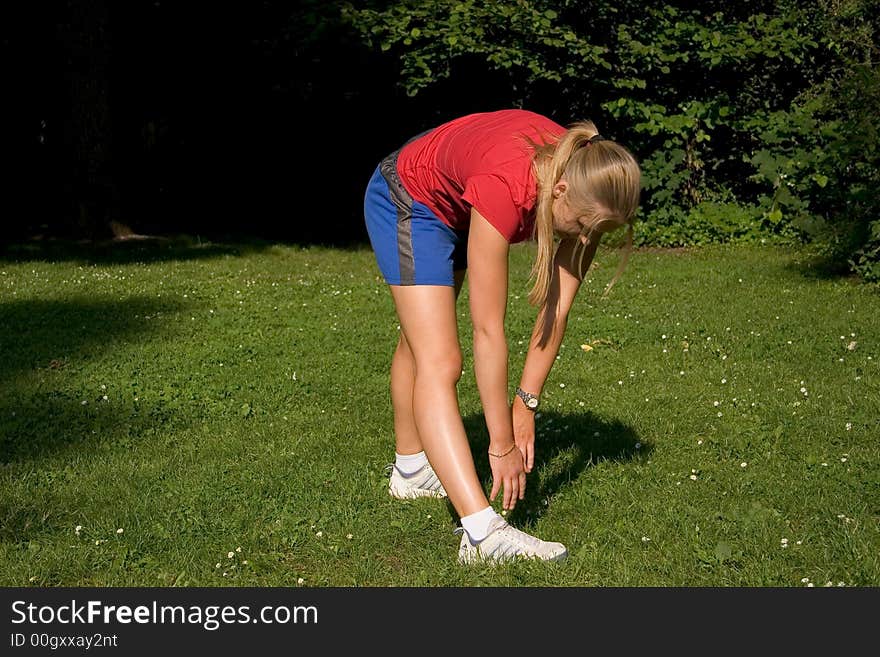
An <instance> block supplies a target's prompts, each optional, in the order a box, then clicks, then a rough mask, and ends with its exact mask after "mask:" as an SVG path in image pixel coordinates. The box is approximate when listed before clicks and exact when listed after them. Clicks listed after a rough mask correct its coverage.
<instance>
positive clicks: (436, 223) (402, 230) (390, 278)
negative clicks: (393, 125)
mask: <svg viewBox="0 0 880 657" xmlns="http://www.w3.org/2000/svg"><path fill="white" fill-rule="evenodd" d="M399 152H400V151H395V152H394V153H392V154H391V155H389V156H388V157H386V158H385V159H384V160H382V162H381V163H380V164H379V166H378V167H376V171H375V173H373V177H372V178H370V183H369V185H367V193H366V195H365V197H364V219H365V221H366V224H367V233H369V235H370V243H371V244H372V245H373V251H374V252H375V254H376V262H377V263H378V264H379V270H380V271H381V272H382V275H383V276H384V277H385V282H386V283H388V284H389V285H450V286H454V285H455V281H454V278H453V272H454V271H460V270H463V269H467V231H458V230H453V229H452V228H450V227H449V226H447V225H446V224H445V223H443V222H442V221H441V220H440V219H439V218H438V217H437V215H435V214H434V213H433V212H431V210H430V209H429V208H428V207H427V206H426V205H424V204H422V203H419V202H418V201H415V200H413V198H412V197H411V196H410V195H409V193H408V192H407V191H406V189H405V188H404V187H403V184H402V183H401V182H400V178H399V177H398V175H397V155H398V153H399Z"/></svg>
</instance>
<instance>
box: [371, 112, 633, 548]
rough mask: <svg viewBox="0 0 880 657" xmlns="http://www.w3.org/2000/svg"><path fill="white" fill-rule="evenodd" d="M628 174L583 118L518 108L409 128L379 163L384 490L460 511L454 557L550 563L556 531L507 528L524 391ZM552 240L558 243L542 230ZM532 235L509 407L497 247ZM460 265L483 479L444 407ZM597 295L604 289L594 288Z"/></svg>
mask: <svg viewBox="0 0 880 657" xmlns="http://www.w3.org/2000/svg"><path fill="white" fill-rule="evenodd" d="M639 188H640V171H639V166H638V163H637V162H636V160H635V158H634V157H633V156H632V155H631V154H630V152H629V151H628V150H626V149H625V148H624V147H622V146H620V145H619V144H616V143H614V142H613V141H610V140H607V139H605V138H603V137H601V136H600V135H599V134H598V132H597V130H596V127H595V126H594V125H593V123H591V122H589V121H586V122H581V123H576V124H574V125H573V126H571V127H570V128H569V129H568V130H566V129H565V128H563V127H561V126H560V125H558V124H556V123H554V122H553V121H551V120H550V119H548V118H546V117H543V116H541V115H538V114H535V113H532V112H528V111H524V110H502V111H498V112H488V113H481V114H471V115H468V116H464V117H461V118H458V119H455V120H453V121H450V122H448V123H445V124H443V125H441V126H439V127H437V128H435V129H434V130H432V131H430V132H428V133H426V134H423V135H420V136H419V137H416V138H414V139H413V140H411V141H410V142H408V143H407V144H406V145H404V146H403V148H401V149H400V150H398V151H396V152H394V153H392V154H391V155H389V156H388V157H387V158H385V160H383V161H382V162H381V163H380V165H379V167H378V168H377V169H376V172H375V173H374V174H373V177H372V179H371V180H370V183H369V186H368V188H367V192H366V197H365V202H364V214H365V218H366V224H367V230H368V233H369V235H370V241H371V243H372V246H373V249H374V251H375V253H376V259H377V262H378V264H379V268H380V270H381V271H382V274H383V276H384V277H385V281H386V282H387V283H388V284H389V286H390V289H391V296H392V298H393V300H394V305H395V308H396V310H397V315H398V317H399V319H400V329H401V330H400V339H399V342H398V344H397V349H396V350H395V353H394V356H393V359H392V362H391V399H392V405H393V408H394V431H395V440H396V453H397V457H396V461H395V464H394V466H393V468H392V472H391V481H390V484H389V492H390V494H391V495H392V496H394V497H398V498H403V499H410V498H414V497H446V496H447V495H448V497H449V500H450V501H451V503H452V505H453V506H454V507H455V510H456V511H457V513H458V514H459V516H460V517H461V523H462V527H461V528H460V529H458V530H456V532H461V534H462V537H461V544H460V548H459V561H460V562H462V563H471V562H476V561H488V562H497V561H503V560H507V559H512V558H517V557H529V558H538V559H544V560H557V559H561V558H564V557H565V556H566V549H565V546H563V545H562V544H561V543H554V542H547V541H542V540H539V539H537V538H535V537H533V536H530V535H529V534H526V533H525V532H522V531H520V530H517V529H515V528H513V527H512V526H510V525H508V524H507V523H506V522H505V521H504V519H503V518H502V517H501V516H500V515H499V514H498V513H496V512H495V511H494V509H493V508H492V506H491V505H490V504H489V500H494V499H495V497H496V496H497V494H498V493H499V491H503V508H504V509H506V510H511V509H513V508H514V507H515V506H516V502H517V500H521V499H523V496H524V495H525V490H526V473H528V472H530V471H531V470H532V466H533V464H534V456H535V419H534V413H535V410H536V409H537V408H538V400H539V397H540V394H541V390H542V388H543V386H544V382H545V381H546V379H547V375H548V374H549V372H550V368H551V367H552V365H553V362H554V360H555V359H556V354H557V352H558V350H559V345H560V343H561V342H562V337H563V335H564V333H565V327H566V319H567V317H568V312H569V309H570V308H571V305H572V302H573V300H574V297H575V294H576V293H577V290H578V288H579V287H580V283H581V280H582V279H583V276H584V273H585V272H586V271H587V270H588V268H589V265H590V263H591V262H592V259H593V256H594V255H595V252H596V248H597V247H598V245H599V241H600V239H601V235H602V234H603V233H605V232H608V231H610V230H613V229H615V228H618V227H621V226H624V225H627V226H628V227H629V230H628V234H627V238H628V241H627V247H628V249H627V251H626V254H625V257H624V259H623V261H622V263H621V266H620V268H619V269H618V271H617V273H616V275H615V277H614V278H613V280H612V281H611V284H610V285H609V288H608V289H610V287H611V285H613V284H614V282H615V281H616V280H617V278H618V277H619V276H620V273H621V272H622V269H623V267H624V266H625V264H626V256H628V255H629V251H630V250H631V249H632V222H633V218H634V216H635V212H636V209H637V207H638V203H639ZM555 236H558V237H559V238H560V241H559V245H558V247H556V245H555V239H554V237H555ZM529 238H533V239H535V240H536V241H537V257H536V259H535V262H534V266H533V268H532V278H533V280H534V286H533V289H532V290H531V293H530V295H529V301H530V302H531V303H532V304H533V305H535V306H537V307H538V308H539V312H538V317H537V321H536V323H535V329H534V331H533V333H532V338H531V341H530V344H529V350H528V354H527V356H526V362H525V367H524V369H523V373H522V376H521V377H520V383H519V387H518V388H517V394H516V396H514V397H513V403H512V406H511V404H510V403H509V401H508V376H507V358H508V349H507V342H506V339H505V334H504V316H505V311H506V306H507V296H508V294H507V281H508V250H509V246H510V244H512V243H516V242H521V241H523V240H526V239H529ZM466 269H468V270H469V271H470V283H469V285H470V311H471V318H472V320H473V336H474V337H473V349H474V370H475V375H476V381H477V387H478V388H479V392H480V400H481V402H482V406H483V411H484V415H485V419H486V424H487V427H488V429H489V450H488V451H489V454H488V458H489V464H490V466H491V469H492V490H491V494H490V496H489V499H488V500H487V498H486V495H485V493H484V491H483V488H482V486H481V485H480V481H479V479H478V477H477V473H476V469H475V466H474V461H473V456H472V454H471V450H470V445H469V444H468V439H467V436H466V434H465V430H464V425H463V422H462V419H461V415H460V413H459V408H458V399H457V396H456V385H457V383H458V380H459V378H460V376H461V374H462V358H461V349H460V346H459V343H458V328H457V324H456V313H455V303H456V299H457V297H458V293H459V292H460V290H461V286H462V283H463V281H464V275H465V270H466ZM606 293H607V290H606Z"/></svg>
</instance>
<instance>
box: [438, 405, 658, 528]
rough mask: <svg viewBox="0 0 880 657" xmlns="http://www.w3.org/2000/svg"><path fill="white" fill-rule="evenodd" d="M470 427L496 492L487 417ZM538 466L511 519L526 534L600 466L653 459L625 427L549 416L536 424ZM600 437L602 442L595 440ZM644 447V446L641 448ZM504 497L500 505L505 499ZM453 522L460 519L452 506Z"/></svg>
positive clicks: (487, 482) (469, 422)
mask: <svg viewBox="0 0 880 657" xmlns="http://www.w3.org/2000/svg"><path fill="white" fill-rule="evenodd" d="M464 426H465V430H466V431H467V435H468V437H469V439H470V444H471V450H472V451H473V453H474V456H475V462H476V467H477V475H478V476H479V477H480V481H482V482H483V483H484V486H485V488H486V490H487V491H489V490H491V486H492V470H491V468H490V466H489V462H488V458H487V457H486V451H487V450H488V448H489V434H488V431H487V429H486V423H485V419H484V416H483V415H482V414H477V415H470V416H468V417H466V418H464ZM536 431H537V433H538V436H537V438H536V439H535V463H534V467H533V468H532V472H531V473H530V474H529V475H528V480H527V484H526V496H525V499H523V500H520V501H519V502H517V504H516V508H515V509H514V511H513V512H512V513H510V514H508V516H507V520H509V521H510V522H511V523H512V524H514V525H516V526H517V527H520V528H523V527H526V526H528V525H531V524H533V523H534V522H535V520H537V519H538V518H540V517H541V515H542V514H543V513H544V511H545V509H546V508H547V505H548V504H549V500H550V498H552V497H553V496H554V495H555V494H557V493H558V492H559V491H560V490H561V489H562V488H563V487H564V486H566V485H567V484H569V483H570V482H572V481H574V480H576V479H577V478H578V477H580V476H581V474H582V473H583V472H584V471H585V470H587V468H589V467H590V466H592V465H595V464H596V463H597V462H599V461H629V460H633V459H636V458H638V459H641V458H644V457H645V456H647V455H648V454H650V452H651V447H650V446H649V445H645V444H644V443H643V442H641V441H640V440H639V437H638V436H637V435H636V433H635V432H634V431H633V430H632V429H631V428H630V427H628V426H626V425H624V424H622V423H620V422H603V421H601V420H599V419H598V418H597V417H596V416H595V415H593V414H592V413H576V414H569V415H566V414H562V413H557V412H554V411H550V412H543V413H541V417H540V418H538V419H537V421H536ZM597 432H598V434H599V435H598V436H596V435H595V434H596V433H597ZM637 445H638V446H637ZM501 495H502V493H499V494H498V497H497V498H496V502H498V500H499V499H500V498H501ZM447 506H448V508H449V511H450V513H451V514H452V516H453V519H455V520H458V515H457V514H456V512H455V510H454V509H453V507H452V505H451V504H449V503H447Z"/></svg>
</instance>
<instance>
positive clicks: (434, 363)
mask: <svg viewBox="0 0 880 657" xmlns="http://www.w3.org/2000/svg"><path fill="white" fill-rule="evenodd" d="M415 364H416V378H419V377H420V376H425V377H429V378H430V379H432V380H434V381H436V382H438V383H444V384H450V385H455V384H457V383H458V381H459V379H461V367H462V358H461V351H459V350H458V349H456V350H454V351H450V352H448V353H444V354H432V355H431V356H430V357H426V358H422V359H421V360H419V359H416V361H415Z"/></svg>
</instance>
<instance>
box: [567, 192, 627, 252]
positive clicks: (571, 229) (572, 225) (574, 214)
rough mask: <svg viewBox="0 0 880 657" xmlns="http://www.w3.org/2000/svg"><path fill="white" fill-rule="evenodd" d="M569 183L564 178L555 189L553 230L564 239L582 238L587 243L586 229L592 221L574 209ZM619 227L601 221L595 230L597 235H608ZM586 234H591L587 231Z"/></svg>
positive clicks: (611, 222) (610, 222)
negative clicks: (569, 192) (570, 202)
mask: <svg viewBox="0 0 880 657" xmlns="http://www.w3.org/2000/svg"><path fill="white" fill-rule="evenodd" d="M567 192H568V183H567V182H566V181H565V178H562V179H561V180H560V181H559V182H558V183H556V186H555V187H554V188H553V205H552V208H551V209H552V211H553V230H555V231H556V234H557V235H558V236H559V237H562V238H568V239H574V238H580V240H581V242H582V243H584V244H586V243H587V236H586V235H585V234H583V233H584V232H585V231H584V229H585V228H586V227H587V226H589V224H590V220H589V218H588V217H587V216H586V215H583V214H579V213H578V211H577V210H574V209H572V207H571V206H570V205H569V204H568V201H567V200H566V199H567ZM615 228H619V226H618V225H617V224H616V223H615V222H613V221H610V220H608V221H599V222H598V223H597V224H596V225H595V226H594V230H595V231H596V232H597V233H607V232H609V231H611V230H614V229H615ZM586 232H589V230H587V231H586Z"/></svg>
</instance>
